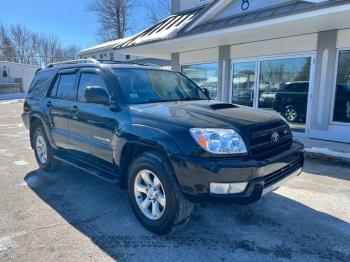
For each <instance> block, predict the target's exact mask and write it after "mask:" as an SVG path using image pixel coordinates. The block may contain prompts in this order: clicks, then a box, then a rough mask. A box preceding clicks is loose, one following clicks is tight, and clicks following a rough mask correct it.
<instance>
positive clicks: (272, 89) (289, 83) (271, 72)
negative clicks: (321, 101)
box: [259, 57, 311, 132]
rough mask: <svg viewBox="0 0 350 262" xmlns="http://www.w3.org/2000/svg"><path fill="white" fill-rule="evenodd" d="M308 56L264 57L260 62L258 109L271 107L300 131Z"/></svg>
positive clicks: (306, 81) (270, 108)
mask: <svg viewBox="0 0 350 262" xmlns="http://www.w3.org/2000/svg"><path fill="white" fill-rule="evenodd" d="M310 68H311V57H300V58H288V59H277V60H266V61H262V62H261V64H260V76H259V108H263V109H266V110H274V111H277V112H278V113H280V114H281V115H282V116H284V117H285V118H286V119H287V121H289V123H290V125H291V127H292V129H293V130H294V131H299V132H304V131H305V122H306V111H307V110H306V109H307V103H308V92H309V80H310Z"/></svg>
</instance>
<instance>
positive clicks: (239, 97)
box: [232, 62, 256, 107]
mask: <svg viewBox="0 0 350 262" xmlns="http://www.w3.org/2000/svg"><path fill="white" fill-rule="evenodd" d="M255 68H256V62H243V63H234V64H233V79H232V103H234V104H239V105H244V106H251V107H252V106H253V103H254V88H255Z"/></svg>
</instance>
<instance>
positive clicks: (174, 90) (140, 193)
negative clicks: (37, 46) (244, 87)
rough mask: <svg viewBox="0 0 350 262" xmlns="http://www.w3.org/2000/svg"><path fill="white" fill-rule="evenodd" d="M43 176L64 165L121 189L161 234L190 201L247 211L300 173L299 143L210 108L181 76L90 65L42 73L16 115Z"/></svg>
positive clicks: (281, 128) (238, 113)
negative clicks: (225, 203)
mask: <svg viewBox="0 0 350 262" xmlns="http://www.w3.org/2000/svg"><path fill="white" fill-rule="evenodd" d="M22 118H23V121H24V123H25V125H26V127H27V128H28V129H29V131H30V142H31V146H32V148H33V150H34V152H35V157H36V160H37V162H38V164H39V166H40V168H41V169H43V170H46V171H49V170H53V169H54V168H55V167H56V166H57V162H62V161H63V162H65V163H68V164H71V165H73V166H75V167H77V168H80V169H82V170H84V171H86V172H87V173H91V174H93V175H96V176H99V177H101V178H103V179H105V180H107V181H110V182H118V184H119V185H120V187H121V188H123V189H124V188H126V189H127V191H128V194H129V198H130V203H131V207H132V209H133V211H134V213H135V215H136V217H137V218H138V219H139V220H140V222H141V223H142V224H143V225H144V226H145V227H146V228H147V229H149V230H151V231H153V232H155V233H158V234H167V233H170V232H172V231H173V230H174V229H176V228H177V227H178V226H181V225H184V224H185V223H186V222H187V221H188V220H189V218H190V216H191V212H192V210H193V202H208V201H212V202H221V201H229V202H236V203H243V204H248V203H253V202H255V201H257V200H259V199H260V198H261V197H262V196H263V195H264V194H266V193H268V192H271V191H273V190H275V189H277V188H278V187H279V186H281V185H282V184H283V183H285V182H286V180H288V179H290V178H292V177H294V176H297V175H299V174H300V173H301V171H302V168H303V163H304V157H303V145H302V144H300V143H299V142H296V141H293V136H292V132H291V129H290V128H289V126H288V124H287V122H286V121H285V120H284V119H283V118H281V117H280V116H278V115H277V114H274V113H271V112H266V111H262V110H257V109H253V108H249V107H242V106H238V105H234V104H229V103H222V102H218V101H210V100H209V98H208V95H207V90H202V89H200V88H199V87H198V86H197V85H196V84H195V83H193V82H192V81H191V80H190V79H188V78H187V77H185V76H184V75H182V74H181V73H177V72H173V71H168V70H163V69H160V68H157V67H155V66H150V65H137V64H127V63H117V62H98V61H96V60H93V59H85V60H75V61H68V62H65V63H57V64H51V65H49V66H47V67H46V68H44V69H41V70H39V71H38V72H37V73H36V75H35V77H34V79H33V81H32V84H31V86H30V89H29V92H28V95H27V98H26V100H25V102H24V112H23V115H22Z"/></svg>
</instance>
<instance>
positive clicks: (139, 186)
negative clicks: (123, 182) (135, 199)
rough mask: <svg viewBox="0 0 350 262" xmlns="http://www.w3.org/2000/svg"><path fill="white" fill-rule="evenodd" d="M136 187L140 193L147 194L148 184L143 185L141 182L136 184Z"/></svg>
mask: <svg viewBox="0 0 350 262" xmlns="http://www.w3.org/2000/svg"><path fill="white" fill-rule="evenodd" d="M135 189H136V191H137V192H139V193H144V194H147V186H145V185H142V184H140V183H137V184H136V185H135Z"/></svg>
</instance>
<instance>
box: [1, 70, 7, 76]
mask: <svg viewBox="0 0 350 262" xmlns="http://www.w3.org/2000/svg"><path fill="white" fill-rule="evenodd" d="M2 77H3V78H7V77H8V74H7V70H6V69H4V70H2Z"/></svg>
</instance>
